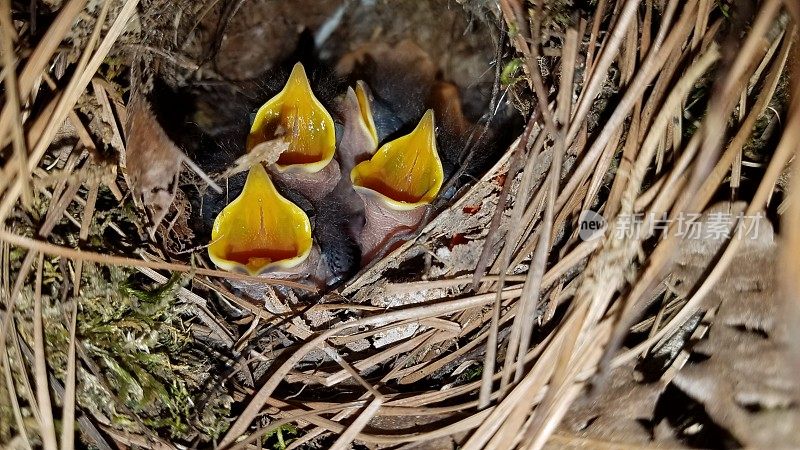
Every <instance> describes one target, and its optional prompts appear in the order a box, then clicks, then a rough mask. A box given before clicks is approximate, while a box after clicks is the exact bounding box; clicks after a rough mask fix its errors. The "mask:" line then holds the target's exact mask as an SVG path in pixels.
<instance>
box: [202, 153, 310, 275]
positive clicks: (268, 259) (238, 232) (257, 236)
mask: <svg viewBox="0 0 800 450" xmlns="http://www.w3.org/2000/svg"><path fill="white" fill-rule="evenodd" d="M310 251H311V223H310V222H309V220H308V216H307V215H306V213H305V212H303V210H302V209H300V208H299V207H298V206H297V205H295V204H294V203H292V202H290V201H289V200H287V199H286V198H284V197H283V196H281V194H279V193H278V191H277V190H275V186H274V185H273V184H272V181H271V180H270V179H269V176H268V175H267V172H266V170H264V167H263V166H262V165H261V164H255V165H253V167H251V168H250V173H249V174H248V175H247V181H246V182H245V185H244V189H243V190H242V193H241V194H240V195H239V196H238V197H237V198H236V199H235V200H234V201H232V202H231V203H230V204H229V205H228V206H226V207H225V209H223V210H222V212H220V213H219V215H218V216H217V218H216V219H215V220H214V228H213V230H212V232H211V244H210V245H209V246H208V255H209V256H210V257H211V260H212V261H213V262H214V264H216V265H217V266H218V267H220V268H222V269H226V270H239V271H242V270H244V271H246V272H247V273H249V274H251V275H258V274H261V273H263V272H265V271H267V270H269V269H273V268H278V269H289V268H292V267H295V266H297V265H298V264H300V263H301V262H303V261H304V260H305V259H306V258H307V257H308V254H309V252H310Z"/></svg>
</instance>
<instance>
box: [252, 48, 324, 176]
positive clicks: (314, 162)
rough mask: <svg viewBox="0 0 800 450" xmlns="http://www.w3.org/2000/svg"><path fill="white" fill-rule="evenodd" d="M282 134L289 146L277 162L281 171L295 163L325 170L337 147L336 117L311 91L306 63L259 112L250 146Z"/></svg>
mask: <svg viewBox="0 0 800 450" xmlns="http://www.w3.org/2000/svg"><path fill="white" fill-rule="evenodd" d="M281 137H283V138H284V139H285V140H286V141H287V142H288V143H289V148H288V149H287V150H286V151H284V152H283V153H282V154H281V155H280V157H279V158H278V161H277V163H276V167H277V169H278V170H280V171H284V170H287V169H288V168H289V167H296V168H299V169H301V170H304V171H306V172H312V173H313V172H318V171H320V170H322V169H323V168H324V167H325V166H326V165H328V163H330V161H331V159H333V154H334V151H335V147H336V132H335V130H334V125H333V118H332V117H331V115H330V114H329V113H328V111H327V110H326V109H325V107H324V106H323V105H322V103H320V102H319V100H317V98H316V97H315V96H314V93H313V92H312V91H311V85H310V84H309V82H308V78H307V77H306V71H305V69H303V65H302V64H300V63H297V64H295V65H294V68H293V69H292V73H291V75H289V80H288V81H286V85H285V86H284V87H283V90H281V91H280V92H279V93H278V94H277V95H276V96H275V97H272V98H271V99H270V100H269V101H267V102H266V103H265V104H264V105H263V106H261V108H259V110H258V112H257V113H256V117H255V120H254V121H253V125H252V126H251V127H250V135H249V136H248V138H247V149H248V150H250V149H252V148H253V147H255V146H256V145H258V144H260V143H262V142H265V141H269V140H273V139H277V138H281Z"/></svg>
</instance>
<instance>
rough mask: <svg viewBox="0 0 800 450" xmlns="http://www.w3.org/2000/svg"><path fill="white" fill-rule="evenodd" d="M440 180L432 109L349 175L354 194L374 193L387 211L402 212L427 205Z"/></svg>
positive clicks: (434, 195) (439, 162)
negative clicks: (405, 133) (408, 129)
mask: <svg viewBox="0 0 800 450" xmlns="http://www.w3.org/2000/svg"><path fill="white" fill-rule="evenodd" d="M443 179H444V171H443V168H442V161H441V160H440V159H439V153H438V151H437V149H436V134H435V124H434V117H433V111H432V110H428V111H427V112H426V113H425V115H424V116H423V117H422V120H420V122H419V124H417V127H416V128H415V129H414V131H412V132H411V133H409V134H407V135H405V136H402V137H399V138H397V139H395V140H393V141H390V142H387V143H386V144H384V145H383V146H382V147H381V148H379V149H378V151H377V152H375V154H374V155H373V156H372V158H370V159H369V160H367V161H364V162H361V163H359V164H357V165H356V166H355V167H354V168H353V170H352V171H351V172H350V180H351V181H352V183H353V186H354V187H355V189H356V191H360V192H365V193H366V192H369V193H374V195H377V196H379V198H381V200H382V201H383V203H384V204H385V205H386V206H387V207H388V208H391V209H394V210H401V211H402V210H411V209H414V208H417V207H419V206H423V205H427V204H429V203H430V202H431V201H432V200H433V199H434V198H436V195H437V194H438V193H439V189H441V187H442V181H443Z"/></svg>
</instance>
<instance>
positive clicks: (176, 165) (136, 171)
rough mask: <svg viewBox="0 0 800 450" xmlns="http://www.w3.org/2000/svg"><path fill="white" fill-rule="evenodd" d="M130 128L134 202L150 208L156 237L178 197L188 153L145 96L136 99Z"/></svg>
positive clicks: (129, 161)
mask: <svg viewBox="0 0 800 450" xmlns="http://www.w3.org/2000/svg"><path fill="white" fill-rule="evenodd" d="M126 129H127V132H126V136H127V137H128V143H127V147H126V150H125V165H126V168H127V172H128V181H129V183H130V186H129V187H130V189H131V191H132V192H133V195H134V201H135V202H137V203H138V204H139V205H140V206H142V207H144V208H145V209H146V210H147V213H148V216H149V219H150V222H151V223H150V225H151V227H150V235H151V237H153V236H154V234H155V231H156V229H158V225H159V224H160V223H161V221H162V220H164V217H165V216H166V215H167V213H168V212H169V208H170V205H172V202H173V201H174V200H175V193H176V190H177V188H178V178H179V176H180V172H181V164H182V163H183V158H184V155H183V153H182V152H181V151H180V150H179V149H178V147H177V146H175V143H174V142H172V140H171V139H170V138H169V137H168V136H167V134H166V132H165V131H164V129H163V128H162V127H161V125H160V124H159V123H158V120H157V119H156V117H155V115H154V114H153V111H152V110H151V108H150V105H149V104H148V103H147V100H145V99H144V98H141V97H138V96H136V97H133V98H132V100H131V102H130V105H129V106H128V123H127V126H126Z"/></svg>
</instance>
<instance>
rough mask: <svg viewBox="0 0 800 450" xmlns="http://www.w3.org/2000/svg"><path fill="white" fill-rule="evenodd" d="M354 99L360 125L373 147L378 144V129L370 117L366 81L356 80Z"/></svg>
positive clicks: (370, 109)
mask: <svg viewBox="0 0 800 450" xmlns="http://www.w3.org/2000/svg"><path fill="white" fill-rule="evenodd" d="M356 99H357V100H358V109H359V110H360V112H361V125H362V126H363V127H364V129H365V130H366V132H367V134H368V135H369V136H370V137H371V138H372V142H373V145H374V147H373V148H375V147H377V146H378V130H377V128H375V119H374V118H373V117H372V107H371V106H370V95H369V90H368V88H367V85H366V83H364V82H363V81H361V80H359V81H358V82H356Z"/></svg>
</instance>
